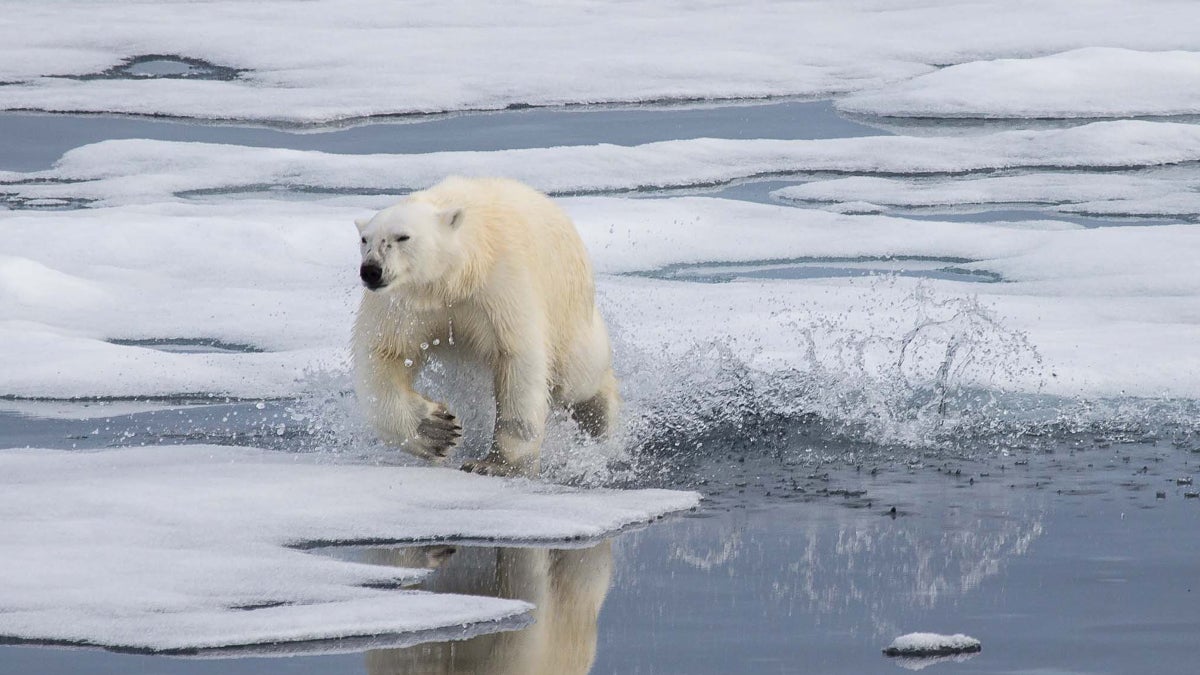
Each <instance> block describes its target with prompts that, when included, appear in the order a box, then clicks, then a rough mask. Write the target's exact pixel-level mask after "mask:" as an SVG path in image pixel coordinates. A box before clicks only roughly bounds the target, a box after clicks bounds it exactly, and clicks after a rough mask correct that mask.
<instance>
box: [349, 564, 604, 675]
mask: <svg viewBox="0 0 1200 675" xmlns="http://www.w3.org/2000/svg"><path fill="white" fill-rule="evenodd" d="M370 561H371V562H375V563H386V564H392V565H397V566H401V567H428V568H436V570H437V571H436V572H434V573H433V574H431V575H430V578H429V579H428V580H426V581H425V582H424V583H422V585H421V586H420V587H421V588H422V589H425V590H429V591H433V592H438V593H463V594H467V595H487V596H492V597H501V598H513V599H519V600H525V601H527V602H531V603H533V604H534V605H535V606H536V609H535V610H534V611H533V618H534V622H533V623H532V624H531V625H529V626H528V627H526V628H524V629H521V630H517V631H508V632H503V633H492V634H489V635H480V636H478V637H474V638H471V639H469V640H462V641H451V642H434V643H427V644H422V645H417V646H414V647H407V648H404V649H383V650H377V651H373V652H369V653H368V654H367V671H368V672H369V673H370V675H401V674H402V673H405V674H407V673H412V674H414V675H416V674H422V675H424V674H432V673H439V674H442V673H445V674H449V673H496V674H499V673H505V674H512V675H517V674H521V675H572V674H580V675H582V674H583V673H587V672H588V671H589V670H590V669H591V667H592V662H593V661H594V660H595V658H596V622H597V618H598V617H599V614H600V606H601V605H602V604H603V603H604V596H605V595H606V594H607V593H608V584H609V580H610V578H611V576H612V548H611V546H610V543H609V542H607V541H605V542H603V543H601V544H599V545H597V546H593V547H591V548H586V549H567V550H557V549H536V548H496V547H482V546H480V547H476V546H468V547H464V546H457V547H456V546H426V547H414V548H407V549H396V550H386V551H384V550H381V551H377V552H374V553H373V555H372V558H371V560H370Z"/></svg>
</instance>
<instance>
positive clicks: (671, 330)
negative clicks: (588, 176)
mask: <svg viewBox="0 0 1200 675" xmlns="http://www.w3.org/2000/svg"><path fill="white" fill-rule="evenodd" d="M370 200H375V201H376V202H377V203H376V205H382V203H380V202H385V201H386V199H381V198H377V197H372V198H368V201H370ZM561 201H562V203H563V205H564V206H565V207H566V208H567V209H568V211H569V212H570V213H571V214H572V216H573V217H574V218H575V220H576V222H577V223H578V226H579V228H580V231H581V234H582V236H583V238H584V241H585V243H586V245H587V246H588V249H589V251H590V252H591V254H592V257H593V260H594V262H595V267H596V269H597V272H598V273H599V274H600V276H599V279H598V288H599V292H600V297H601V302H602V307H603V308H604V311H605V312H606V313H607V316H608V319H609V322H610V325H612V326H613V327H614V330H615V331H617V332H619V333H621V334H624V335H627V336H629V337H630V338H631V339H632V340H633V343H632V344H630V345H629V346H628V347H627V348H625V349H622V348H618V352H617V355H616V359H617V362H618V365H620V364H621V363H624V362H626V361H627V360H628V359H631V358H634V357H635V352H636V350H637V349H641V348H645V347H646V346H649V345H661V347H662V348H663V349H665V350H666V351H667V353H677V354H682V353H685V352H686V351H687V350H688V349H690V348H691V347H692V346H694V345H695V344H698V343H705V342H716V343H721V344H727V345H729V346H730V347H731V348H733V349H735V350H736V351H737V352H738V353H739V354H741V355H742V356H743V358H744V359H745V360H746V361H747V362H748V363H750V364H753V365H754V366H755V367H757V368H763V369H766V370H767V371H768V372H771V371H787V370H789V369H795V368H797V367H800V364H803V363H806V362H807V358H808V357H807V356H805V354H806V350H807V348H806V347H805V346H804V339H805V336H806V335H811V334H813V331H817V335H818V337H819V336H820V334H821V333H820V331H821V330H823V329H822V328H821V327H822V326H824V325H825V324H826V323H827V322H828V321H830V320H834V319H835V318H836V320H837V321H840V322H850V323H848V324H847V325H848V326H856V327H857V330H859V331H860V332H861V333H862V334H863V335H872V334H875V333H873V332H878V331H885V330H891V329H885V328H883V327H884V326H887V325H891V324H895V326H897V328H895V329H896V330H898V331H899V332H900V334H903V332H904V331H905V330H908V329H903V330H902V329H900V328H898V326H900V324H902V323H903V320H904V319H905V317H909V316H910V315H911V311H912V309H913V308H912V307H911V306H910V305H909V304H908V300H906V298H910V297H911V296H912V294H913V293H914V289H915V288H916V287H918V286H922V287H925V288H927V289H928V290H929V292H930V293H931V296H930V297H931V300H930V302H933V301H934V299H936V300H937V301H941V300H945V299H950V298H956V297H963V296H966V295H973V296H978V297H979V298H980V300H981V302H983V303H984V305H986V306H989V307H991V308H992V309H993V310H994V311H995V312H996V313H997V314H998V316H999V317H1001V320H1002V322H1003V323H1004V324H1005V325H1007V326H1009V327H1010V328H1011V329H1012V330H1016V331H1020V332H1023V333H1024V334H1026V335H1027V337H1028V338H1029V340H1030V341H1031V343H1032V344H1033V345H1034V346H1035V347H1036V348H1037V349H1038V350H1039V351H1040V352H1041V353H1042V355H1043V357H1044V358H1045V362H1046V367H1047V372H1052V373H1054V376H1053V377H1049V378H1048V379H1047V377H1046V375H1047V373H1039V372H1033V371H1029V372H1025V373H1024V374H1023V375H1021V376H1020V377H1017V378H1016V379H1013V378H1011V377H1002V378H1000V379H998V380H995V381H991V380H986V379H985V380H984V381H981V382H978V383H977V384H980V385H982V386H988V387H999V388H1013V389H1016V390H1020V391H1028V392H1034V391H1043V392H1045V393H1054V394H1062V395H1069V396H1081V395H1082V396H1104V395H1117V394H1119V393H1121V392H1125V393H1126V394H1129V395H1150V396H1156V395H1190V394H1194V393H1200V389H1197V387H1200V384H1198V383H1200V377H1197V376H1196V375H1195V374H1196V373H1200V361H1198V360H1197V358H1198V357H1197V354H1196V352H1195V349H1194V348H1193V345H1194V344H1195V342H1196V340H1198V339H1200V321H1198V320H1197V316H1196V314H1195V312H1194V307H1195V302H1196V300H1195V298H1196V297H1197V296H1200V277H1198V276H1197V275H1196V274H1194V272H1193V270H1192V261H1193V260H1194V259H1195V257H1196V256H1197V255H1200V253H1198V251H1200V228H1197V226H1195V225H1185V224H1180V225H1173V226H1156V227H1138V226H1130V227H1112V228H1100V229H1082V228H1079V227H1076V226H1072V225H1069V224H1064V223H1061V222H1041V223H1039V222H1032V223H1030V222H1024V223H992V224H988V223H949V222H936V221H926V220H915V219H907V218H893V217H886V216H850V215H841V214H833V213H828V212H823V211H814V210H801V209H795V208H790V207H783V206H777V205H765V204H754V203H748V202H740V201H734V200H727V199H712V198H698V197H686V198H670V199H624V198H602V197H586V198H568V199H563V200H561ZM367 212H369V211H368V210H367V209H366V208H363V207H359V206H354V205H352V204H350V203H347V202H346V200H344V199H342V198H335V199H331V200H328V201H321V200H318V201H313V202H289V201H273V200H243V201H225V202H220V203H188V202H166V203H159V204H153V205H149V204H139V205H130V206H121V207H107V208H100V209H83V210H75V211H61V212H22V213H10V214H8V215H6V216H5V228H3V229H2V230H0V246H2V247H3V249H4V250H5V252H6V254H7V260H9V261H10V263H8V264H9V265H11V266H12V267H13V268H15V269H39V270H47V272H46V273H44V274H34V275H26V274H13V275H9V276H3V275H0V289H3V293H0V309H2V315H3V316H4V317H5V318H4V319H3V320H2V321H0V392H3V393H5V394H7V395H10V396H11V395H15V396H20V397H50V398H68V397H80V396H82V397H96V396H99V397H112V396H118V397H138V396H148V395H157V396H173V395H179V394H184V393H188V394H193V393H200V394H204V393H210V394H217V395H230V396H239V397H248V398H259V397H264V396H268V397H269V396H293V395H296V394H298V393H300V392H303V391H305V389H306V387H308V386H310V383H309V381H308V377H309V375H310V374H312V373H316V372H334V373H337V372H344V371H345V369H346V367H347V366H346V345H347V344H348V342H349V328H350V326H351V324H352V322H353V311H354V308H355V305H356V299H357V296H358V294H359V293H361V290H360V288H359V286H360V284H359V283H358V280H357V278H356V276H355V270H356V268H357V260H358V253H357V245H356V239H355V236H354V234H353V228H352V225H351V222H352V220H353V218H354V217H357V216H361V215H363V214H364V213H367ZM84 224H86V225H87V226H88V227H86V228H85V227H84ZM89 233H90V234H89ZM46 240H49V241H53V242H55V245H54V246H53V247H47V246H45V245H44V243H43V242H44V241H46ZM896 256H909V257H922V258H926V259H928V260H932V261H936V260H942V261H944V262H943V265H945V266H949V267H954V268H959V269H963V270H976V271H981V272H988V273H991V274H996V275H999V277H1000V278H1002V279H1003V280H1004V282H1005V283H993V284H969V285H968V284H964V282H962V281H950V280H944V281H943V280H925V281H919V280H914V279H908V280H897V281H896V282H895V283H894V284H891V285H885V284H880V283H878V282H877V281H873V280H872V279H870V278H857V279H855V278H849V277H847V278H818V279H809V280H791V281H789V280H771V279H763V280H754V281H745V282H740V283H732V284H701V283H696V282H695V281H687V280H678V281H664V280H659V279H652V278H645V277H643V276H637V275H640V274H643V273H646V272H650V271H653V270H657V269H661V268H664V267H666V266H670V265H678V264H695V263H712V262H720V263H755V262H756V261H764V260H775V261H779V260H787V259H807V260H826V261H827V262H831V263H833V264H836V263H837V261H838V260H847V259H849V260H848V262H853V261H854V260H861V259H867V260H870V259H885V260H886V259H889V258H893V257H896ZM922 264H924V265H928V264H929V262H928V261H927V262H925V263H922ZM901 266H902V264H901ZM60 275H61V276H68V277H70V279H71V280H72V281H71V283H72V284H74V286H76V287H78V290H79V291H80V292H79V293H58V294H55V293H43V292H42V291H41V289H39V284H40V281H41V279H42V278H43V277H49V278H51V279H56V278H59V276H60ZM630 275H634V276H630ZM81 297H86V298H88V301H87V302H81V301H80V298H81ZM25 298H30V299H33V298H36V301H32V300H26V299H25ZM869 298H874V300H868V299H869ZM130 308H137V311H130ZM681 336H682V337H681ZM877 336H878V335H877ZM170 337H194V338H218V339H221V340H224V341H226V342H231V343H241V344H249V345H254V346H257V347H259V348H261V349H262V350H264V351H261V352H210V353H180V352H167V351H161V350H158V349H155V348H153V346H152V345H138V344H132V345H130V344H113V343H112V342H110V341H109V340H112V339H116V338H121V339H147V338H170ZM654 348H655V349H657V348H658V347H654ZM835 361H836V360H830V361H828V362H827V364H826V365H827V366H829V367H832V366H833V365H834V362H835Z"/></svg>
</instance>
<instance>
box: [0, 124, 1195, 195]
mask: <svg viewBox="0 0 1200 675" xmlns="http://www.w3.org/2000/svg"><path fill="white" fill-rule="evenodd" d="M1198 160H1200V126H1197V125H1191V124H1180V123H1167V122H1146V121H1136V120H1126V121H1112V122H1096V123H1092V124H1087V125H1084V126H1080V127H1073V128H1067V129H1051V130H1019V131H1005V132H1000V133H995V134H989V135H985V136H973V137H934V138H918V137H904V136H881V137H867V138H838V139H819V140H758V139H754V140H735V139H691V140H679V141H662V142H657V143H647V144H644V145H638V146H633V147H626V146H616V145H603V144H602V145H591V146H568V147H556V148H536V149H521V150H503V151H495V152H435V153H426V154H416V155H339V154H330V153H322V152H311V151H299V150H279V149H270V148H253V147H245V146H233V145H216V144H205V143H179V142H169V141H148V140H114V141H105V142H101V143H95V144H92V145H87V146H83V147H81V148H77V149H75V150H72V151H70V152H68V153H67V154H65V155H64V156H63V158H62V159H61V160H60V161H59V162H58V164H57V165H56V166H55V167H54V168H53V169H50V170H46V171H36V172H30V173H17V172H0V197H3V196H4V195H8V198H9V199H12V198H14V197H16V198H19V199H23V200H29V199H40V200H84V201H91V202H94V203H96V204H100V205H108V204H120V203H130V202H153V201H160V200H164V199H168V198H170V197H171V196H172V195H176V194H191V195H194V194H196V193H204V194H216V195H220V194H221V193H224V192H237V191H247V190H249V191H254V190H267V189H271V188H275V189H278V188H285V189H291V190H299V191H318V192H329V191H333V192H368V193H369V192H384V193H389V194H396V193H400V192H404V191H406V190H411V189H419V188H423V187H428V186H429V185H432V184H433V183H435V182H437V181H438V180H440V179H441V178H442V177H444V176H446V175H450V174H455V173H458V174H465V175H489V176H490V175H502V176H510V177H514V178H517V179H520V180H524V181H526V182H528V183H531V184H533V185H535V186H537V187H538V188H540V189H542V190H546V191H550V192H554V193H559V194H562V193H594V192H614V191H634V190H647V189H662V188H672V187H681V186H684V187H686V186H706V185H720V184H724V183H728V182H731V181H735V180H739V179H745V178H751V177H762V176H770V175H776V174H804V173H811V172H837V173H866V174H944V173H950V174H953V173H969V172H976V171H986V170H1000V169H1009V170H1013V169H1088V168H1106V169H1115V168H1126V169H1127V168H1134V167H1153V166H1161V165H1170V164H1179V163H1183V162H1195V161H1198Z"/></svg>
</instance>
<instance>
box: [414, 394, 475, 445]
mask: <svg viewBox="0 0 1200 675" xmlns="http://www.w3.org/2000/svg"><path fill="white" fill-rule="evenodd" d="M454 419H455V418H454V415H451V414H450V412H449V411H448V410H446V406H445V405H443V404H441V403H436V404H434V405H433V406H432V409H431V410H430V411H429V413H428V414H427V415H426V416H425V418H424V419H422V420H421V421H420V422H419V423H418V424H417V436H416V438H413V439H411V440H410V441H409V444H410V445H411V446H412V449H413V450H414V451H416V452H417V454H422V455H427V456H432V457H445V456H446V454H447V453H449V452H450V450H452V449H453V448H454V446H456V445H458V439H460V438H462V427H461V426H459V424H458V422H456V421H454Z"/></svg>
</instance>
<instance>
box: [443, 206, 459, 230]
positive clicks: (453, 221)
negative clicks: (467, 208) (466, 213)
mask: <svg viewBox="0 0 1200 675" xmlns="http://www.w3.org/2000/svg"><path fill="white" fill-rule="evenodd" d="M438 219H439V220H441V221H442V224H443V225H445V226H446V227H449V228H455V227H458V226H459V225H462V220H463V210H462V209H446V210H444V211H442V212H440V213H438Z"/></svg>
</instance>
